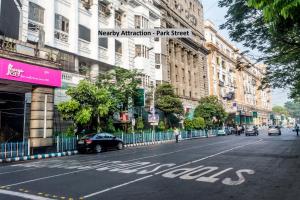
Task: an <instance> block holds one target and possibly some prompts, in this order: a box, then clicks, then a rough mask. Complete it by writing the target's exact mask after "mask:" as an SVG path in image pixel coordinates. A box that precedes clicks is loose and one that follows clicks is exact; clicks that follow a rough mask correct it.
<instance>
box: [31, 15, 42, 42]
mask: <svg viewBox="0 0 300 200" xmlns="http://www.w3.org/2000/svg"><path fill="white" fill-rule="evenodd" d="M43 27H44V24H41V23H39V22H36V21H33V20H30V19H28V40H30V41H34V42H36V41H38V40H39V32H40V31H41V30H43Z"/></svg>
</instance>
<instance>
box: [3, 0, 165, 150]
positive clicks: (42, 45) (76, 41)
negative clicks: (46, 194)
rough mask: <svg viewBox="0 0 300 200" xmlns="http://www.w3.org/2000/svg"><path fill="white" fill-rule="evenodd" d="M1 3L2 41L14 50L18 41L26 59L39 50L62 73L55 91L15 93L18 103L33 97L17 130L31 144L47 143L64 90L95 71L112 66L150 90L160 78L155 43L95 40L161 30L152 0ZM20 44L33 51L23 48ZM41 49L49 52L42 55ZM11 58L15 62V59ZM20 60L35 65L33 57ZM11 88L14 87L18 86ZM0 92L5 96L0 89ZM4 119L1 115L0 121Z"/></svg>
mask: <svg viewBox="0 0 300 200" xmlns="http://www.w3.org/2000/svg"><path fill="white" fill-rule="evenodd" d="M0 5H1V6H0V16H1V17H0V33H1V35H4V36H6V37H5V40H8V39H7V37H11V38H14V39H15V40H13V42H12V45H13V46H14V47H16V44H17V43H21V44H24V47H23V48H21V47H19V46H20V45H19V46H17V48H18V49H16V48H15V49H16V51H18V52H19V53H20V54H22V53H24V54H26V56H27V57H28V54H33V57H34V56H35V54H37V53H36V52H38V53H39V55H40V57H42V59H45V60H47V61H49V62H50V64H49V63H45V64H41V65H43V66H47V67H48V66H49V65H50V67H53V68H59V69H60V70H61V73H62V75H61V76H60V81H61V82H62V84H60V85H59V86H57V88H54V86H50V85H49V88H50V89H48V90H45V91H42V92H44V93H42V94H41V95H40V97H38V98H35V97H34V95H30V94H33V90H34V87H35V86H34V85H30V87H29V89H28V90H22V91H21V90H20V93H21V94H22V96H23V98H21V99H22V102H23V101H24V96H25V95H24V94H25V93H28V94H29V95H27V96H32V98H29V99H31V101H30V102H31V113H30V114H29V117H30V122H29V124H28V126H27V128H26V127H25V126H24V127H23V130H22V128H20V130H19V131H18V132H23V133H24V132H25V129H28V132H29V137H30V138H37V139H36V140H37V141H39V143H36V145H35V146H41V145H42V146H44V145H46V146H47V145H49V144H50V143H51V141H52V140H51V137H52V133H53V127H54V126H53V124H54V123H55V120H54V119H55V113H56V112H55V107H54V106H53V104H57V103H58V102H61V101H63V100H65V99H66V98H67V96H66V95H65V91H66V88H67V87H68V86H70V85H71V86H72V85H76V84H78V83H79V81H80V80H82V79H84V78H86V77H89V78H91V79H94V78H95V77H96V76H97V75H98V74H99V73H101V72H104V71H107V70H111V69H113V68H114V67H115V66H119V67H122V68H125V69H138V70H139V71H141V72H142V73H143V77H141V79H142V84H141V87H143V88H149V87H152V86H154V85H155V84H154V83H155V79H156V78H155V77H156V75H157V76H158V77H159V76H160V75H159V73H158V72H159V70H158V71H157V70H156V69H158V68H159V69H160V68H161V66H160V52H161V46H160V44H159V43H160V41H156V40H155V39H151V38H99V36H98V31H99V30H100V29H105V28H109V29H120V28H124V29H141V28H145V29H147V28H148V29H151V28H155V27H160V23H161V22H160V16H161V13H160V11H159V9H158V8H157V7H155V6H154V5H153V2H152V1H151V0H128V1H127V0H75V1H74V0H52V1H48V0H22V1H6V0H0ZM3 41H4V40H3ZM157 43H158V44H157ZM3 44H7V42H3ZM25 44H26V45H27V46H28V45H29V46H30V47H31V48H32V50H30V48H27V47H25V46H26V45H25ZM6 46H7V45H6ZM44 49H46V50H48V51H49V52H48V53H43V50H44ZM156 51H157V52H156ZM1 57H2V54H1ZM23 57H24V56H23ZM11 59H14V60H16V58H14V57H12V58H11ZM19 60H21V61H23V62H33V63H36V64H37V63H38V62H37V61H33V59H32V58H31V59H24V58H20V59H19ZM59 72H60V71H59ZM2 78H3V77H0V79H1V80H0V82H1V83H2V82H6V81H4V80H2ZM10 84H11V86H10V87H11V88H13V87H14V85H17V82H12V83H10ZM60 86H62V87H61V88H60ZM0 91H3V92H9V91H8V89H6V90H4V87H2V86H1V85H0ZM38 92H40V93H41V91H38ZM45 94H47V95H48V96H47V98H48V101H47V102H48V104H49V105H48V108H49V112H48V115H47V120H46V122H47V128H46V129H47V131H46V134H45V130H44V128H43V127H45V123H44V121H45V120H44V114H43V112H42V111H43V110H44V96H46V95H45ZM16 95H19V93H17V94H16ZM1 97H3V96H1ZM36 99H37V100H38V101H39V102H40V103H39V105H38V111H39V112H40V113H39V115H35V116H36V120H37V121H36V122H33V121H32V120H33V115H32V113H33V110H34V109H35V108H33V102H34V101H35V100H36ZM0 100H1V99H0ZM29 107H30V106H29ZM53 107H54V108H53ZM17 114H22V113H17ZM0 118H1V116H0ZM3 118H4V117H3V113H2V120H3ZM21 121H22V120H21ZM0 124H1V123H0ZM6 124H7V125H8V123H6ZM20 127H22V126H20ZM12 128H13V127H12ZM36 129H38V130H36ZM48 129H49V130H48ZM45 136H46V137H45ZM33 140H34V139H33ZM33 140H32V141H33Z"/></svg>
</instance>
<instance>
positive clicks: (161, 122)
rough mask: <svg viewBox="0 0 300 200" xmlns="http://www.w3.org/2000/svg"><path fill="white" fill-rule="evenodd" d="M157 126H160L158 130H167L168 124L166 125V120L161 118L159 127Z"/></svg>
mask: <svg viewBox="0 0 300 200" xmlns="http://www.w3.org/2000/svg"><path fill="white" fill-rule="evenodd" d="M157 128H158V130H160V131H164V130H166V126H165V123H164V121H162V120H160V121H159V123H158V127H157Z"/></svg>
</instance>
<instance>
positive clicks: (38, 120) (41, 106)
mask: <svg viewBox="0 0 300 200" xmlns="http://www.w3.org/2000/svg"><path fill="white" fill-rule="evenodd" d="M46 95H47V112H46V137H45V138H44V123H45V121H44V119H45V96H46ZM53 102H54V89H53V88H47V87H33V89H32V100H31V109H30V110H31V116H30V146H31V147H44V146H52V144H53V140H52V134H53Z"/></svg>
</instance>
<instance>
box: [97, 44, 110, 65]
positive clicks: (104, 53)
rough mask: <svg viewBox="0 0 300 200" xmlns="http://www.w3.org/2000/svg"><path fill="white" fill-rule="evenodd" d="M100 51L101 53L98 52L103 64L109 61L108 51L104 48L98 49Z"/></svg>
mask: <svg viewBox="0 0 300 200" xmlns="http://www.w3.org/2000/svg"><path fill="white" fill-rule="evenodd" d="M98 49H99V51H98V58H99V60H100V61H102V62H107V61H108V53H107V49H106V48H103V47H98Z"/></svg>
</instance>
